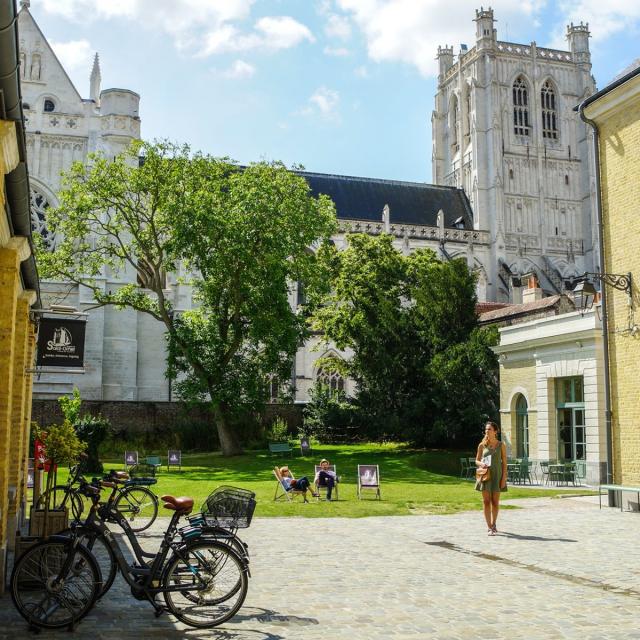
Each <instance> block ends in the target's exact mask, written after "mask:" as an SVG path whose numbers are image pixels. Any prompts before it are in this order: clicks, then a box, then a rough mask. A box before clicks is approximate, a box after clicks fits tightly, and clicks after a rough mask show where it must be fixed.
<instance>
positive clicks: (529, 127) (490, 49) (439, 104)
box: [432, 8, 597, 301]
mask: <svg viewBox="0 0 640 640" xmlns="http://www.w3.org/2000/svg"><path fill="white" fill-rule="evenodd" d="M474 21H475V23H476V43H475V46H474V47H473V48H472V49H470V50H469V51H466V50H464V49H463V50H461V51H460V53H459V55H458V56H457V58H456V59H455V61H454V60H453V52H452V51H451V53H449V49H448V48H444V49H443V48H439V49H438V60H439V61H440V65H439V71H440V74H439V76H438V91H437V93H436V97H435V109H434V111H433V114H432V124H433V127H432V132H433V133H432V135H433V181H434V182H435V183H436V184H442V185H448V186H457V187H462V188H464V190H465V191H466V193H467V195H468V197H469V199H470V201H471V205H472V208H473V211H474V225H475V228H477V229H486V230H489V232H490V237H491V243H492V245H491V263H490V264H489V265H486V268H487V273H488V278H489V283H488V287H487V292H488V297H489V298H490V299H494V300H500V301H504V300H513V301H519V300H520V298H519V295H520V292H519V290H518V287H517V285H518V282H519V279H518V276H522V275H525V274H532V273H534V274H535V275H536V276H537V277H538V280H539V281H540V283H541V285H542V287H543V288H544V289H545V291H546V292H547V293H559V292H561V291H562V290H563V287H564V281H565V280H566V279H568V278H570V277H571V276H573V275H576V274H578V273H582V272H583V271H590V270H593V265H594V263H595V259H596V254H597V242H596V240H595V238H597V234H596V229H595V225H594V220H595V212H594V194H593V186H592V180H591V176H592V175H593V167H592V161H591V154H590V151H589V145H590V142H589V141H588V137H587V132H586V128H585V126H584V123H582V122H581V121H580V119H579V118H578V117H577V114H576V113H575V112H574V111H573V107H574V106H575V105H576V104H578V103H579V102H580V101H581V100H583V99H584V98H585V97H586V96H588V95H590V94H591V93H593V92H594V91H595V83H594V80H593V77H592V76H591V61H590V54H589V28H588V26H587V25H583V24H580V25H570V26H569V27H568V28H567V39H568V41H569V47H568V49H569V50H567V51H560V50H556V49H548V48H543V47H538V46H537V45H536V43H535V42H532V43H530V44H528V45H523V44H516V43H511V42H504V41H500V40H498V37H497V32H496V30H495V28H494V24H495V20H494V15H493V11H492V10H491V9H487V10H485V9H482V8H481V9H480V10H478V11H476V16H475V19H474ZM449 56H450V57H449Z"/></svg>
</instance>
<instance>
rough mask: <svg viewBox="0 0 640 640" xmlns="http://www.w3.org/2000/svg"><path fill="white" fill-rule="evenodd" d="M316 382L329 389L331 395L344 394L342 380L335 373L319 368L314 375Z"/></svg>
mask: <svg viewBox="0 0 640 640" xmlns="http://www.w3.org/2000/svg"><path fill="white" fill-rule="evenodd" d="M316 382H317V383H319V384H323V385H325V386H326V387H329V389H331V391H332V393H343V392H344V378H343V377H342V376H341V375H340V374H339V373H338V372H337V371H331V370H329V369H325V368H322V367H321V368H320V369H318V373H317V375H316Z"/></svg>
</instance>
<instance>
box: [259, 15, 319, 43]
mask: <svg viewBox="0 0 640 640" xmlns="http://www.w3.org/2000/svg"><path fill="white" fill-rule="evenodd" d="M256 29H257V30H258V31H261V32H262V34H263V41H264V45H265V46H266V47H268V48H271V49H289V48H291V47H295V46H296V45H298V44H300V43H301V42H303V41H304V40H308V41H309V42H314V41H315V38H314V37H313V34H312V33H311V31H309V29H308V28H307V27H305V25H303V24H302V23H301V22H298V21H297V20H294V19H293V18H291V17H290V16H278V17H266V18H260V20H258V22H256Z"/></svg>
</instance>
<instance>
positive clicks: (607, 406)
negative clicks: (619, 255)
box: [577, 96, 615, 507]
mask: <svg viewBox="0 0 640 640" xmlns="http://www.w3.org/2000/svg"><path fill="white" fill-rule="evenodd" d="M592 97H593V96H592ZM586 102H587V101H586V100H585V101H584V102H582V103H581V104H579V105H578V107H577V111H578V113H579V115H580V118H581V120H582V121H583V122H585V123H586V124H588V125H589V126H590V127H591V128H592V129H593V149H594V154H595V167H596V222H597V224H598V244H599V245H600V264H599V268H600V273H606V270H605V264H604V232H603V228H602V196H601V193H600V143H599V136H598V125H597V124H596V123H595V122H594V121H593V120H589V118H587V116H585V114H584V108H585V106H586V104H585V103H586ZM600 295H601V297H602V352H603V356H604V420H605V433H606V440H607V484H613V434H612V428H611V374H610V371H609V321H608V317H607V287H606V285H605V284H604V283H603V284H602V286H601V287H600ZM608 502H609V506H610V507H614V506H615V499H614V495H613V491H609V496H608Z"/></svg>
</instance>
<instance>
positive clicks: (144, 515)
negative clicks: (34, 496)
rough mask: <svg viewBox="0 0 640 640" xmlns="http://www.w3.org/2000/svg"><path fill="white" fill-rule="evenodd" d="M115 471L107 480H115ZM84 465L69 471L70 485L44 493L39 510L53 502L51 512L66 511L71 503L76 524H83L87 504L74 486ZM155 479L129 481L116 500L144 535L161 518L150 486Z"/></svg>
mask: <svg viewBox="0 0 640 640" xmlns="http://www.w3.org/2000/svg"><path fill="white" fill-rule="evenodd" d="M115 473H122V472H115V471H111V472H110V473H109V474H108V475H106V476H105V478H107V479H108V478H112V477H114V474H115ZM81 478H82V476H81V475H80V464H77V465H74V466H73V467H71V469H70V471H69V478H68V480H67V484H66V485H56V486H55V487H52V488H51V489H49V490H47V491H45V492H43V493H42V494H41V495H40V497H39V498H38V502H37V503H36V509H44V507H45V505H46V503H47V501H49V505H50V506H49V508H50V509H63V508H64V507H66V506H67V504H68V503H69V502H70V503H71V515H72V516H73V521H74V522H80V520H81V518H82V513H83V511H84V502H83V500H82V496H81V494H80V493H79V491H78V487H76V486H74V485H75V484H76V483H78V482H80V480H81ZM156 482H157V481H156V479H155V478H127V482H125V483H124V486H123V487H122V488H118V496H117V499H116V501H115V508H116V509H117V510H118V511H120V513H122V514H128V517H129V520H130V521H131V522H132V523H133V522H134V521H136V524H135V525H133V524H132V525H131V528H132V529H133V530H134V531H135V532H136V533H140V532H141V531H145V530H146V529H148V528H149V527H150V526H151V525H152V524H153V523H154V522H155V520H156V518H157V517H158V497H157V496H156V494H155V493H153V491H151V490H150V489H149V488H148V486H149V485H151V484H155V483H156Z"/></svg>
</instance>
